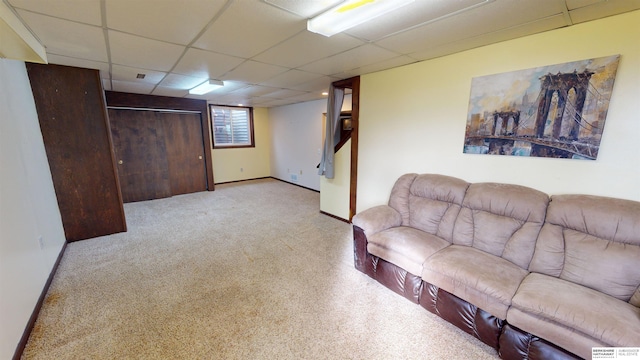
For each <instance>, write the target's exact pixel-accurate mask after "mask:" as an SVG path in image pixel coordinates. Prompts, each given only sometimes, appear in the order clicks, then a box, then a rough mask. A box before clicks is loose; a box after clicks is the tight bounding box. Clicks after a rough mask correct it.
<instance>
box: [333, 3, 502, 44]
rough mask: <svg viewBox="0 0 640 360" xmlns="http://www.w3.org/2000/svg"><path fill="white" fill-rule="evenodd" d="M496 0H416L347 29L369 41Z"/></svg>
mask: <svg viewBox="0 0 640 360" xmlns="http://www.w3.org/2000/svg"><path fill="white" fill-rule="evenodd" d="M493 1H494V0H457V1H451V0H430V1H416V2H413V3H410V4H408V5H405V6H403V7H401V8H399V9H396V10H393V11H392V12H390V13H388V14H387V15H385V16H380V17H378V18H376V19H375V20H373V21H369V22H366V23H364V24H361V25H358V26H356V27H354V28H351V29H349V30H347V31H345V32H346V33H347V34H350V35H354V36H357V37H359V38H361V39H366V40H368V41H375V40H378V39H381V38H383V37H385V36H388V35H391V34H394V33H397V32H400V31H404V30H407V29H409V28H412V27H415V26H418V25H421V24H425V23H428V22H431V21H434V20H436V19H439V18H444V17H447V16H451V15H452V14H456V13H460V12H463V11H466V10H471V9H474V8H477V7H478V6H482V5H484V4H488V3H491V2H493Z"/></svg>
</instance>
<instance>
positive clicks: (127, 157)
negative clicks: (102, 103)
mask: <svg viewBox="0 0 640 360" xmlns="http://www.w3.org/2000/svg"><path fill="white" fill-rule="evenodd" d="M109 120H110V122H111V134H112V138H113V149H114V152H115V157H116V164H117V165H116V166H117V169H118V177H119V179H120V188H121V190H122V200H123V201H124V202H133V201H142V200H151V199H159V198H163V197H169V196H171V183H170V179H169V166H168V163H167V150H166V145H165V141H164V127H163V121H162V119H160V118H158V116H157V115H156V112H154V111H144V110H122V109H109Z"/></svg>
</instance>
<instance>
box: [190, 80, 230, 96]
mask: <svg viewBox="0 0 640 360" xmlns="http://www.w3.org/2000/svg"><path fill="white" fill-rule="evenodd" d="M223 86H224V83H223V82H222V81H220V80H207V81H205V82H203V83H202V84H200V85H198V86H196V87H194V88H193V89H191V90H189V94H193V95H204V94H206V93H208V92H210V91H213V90H215V89H217V88H219V87H223Z"/></svg>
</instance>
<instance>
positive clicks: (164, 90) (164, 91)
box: [151, 86, 189, 98]
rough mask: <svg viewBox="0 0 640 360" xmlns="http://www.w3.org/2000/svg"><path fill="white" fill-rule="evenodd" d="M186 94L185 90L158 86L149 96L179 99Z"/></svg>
mask: <svg viewBox="0 0 640 360" xmlns="http://www.w3.org/2000/svg"><path fill="white" fill-rule="evenodd" d="M188 93H189V92H188V91H187V90H181V89H175V88H168V87H162V86H158V87H156V88H155V89H153V92H152V93H151V94H152V95H158V96H171V97H179V98H181V97H185V96H186V95H187V94H188Z"/></svg>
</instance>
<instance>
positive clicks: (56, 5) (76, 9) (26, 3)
mask: <svg viewBox="0 0 640 360" xmlns="http://www.w3.org/2000/svg"><path fill="white" fill-rule="evenodd" d="M9 4H11V5H13V6H15V7H16V8H20V9H25V10H30V11H32V12H36V13H39V14H44V15H49V16H53V17H57V18H60V19H66V20H72V21H77V22H81V23H84V24H90V25H97V26H102V17H101V15H100V0H65V1H51V0H9Z"/></svg>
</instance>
